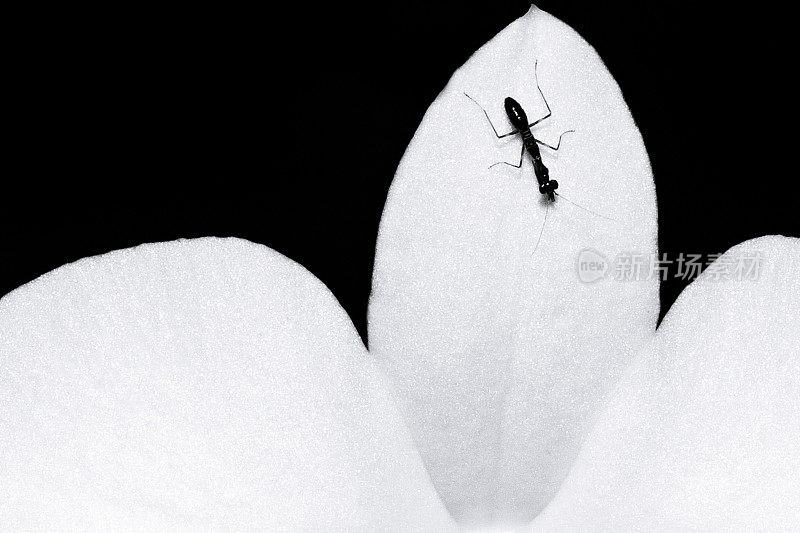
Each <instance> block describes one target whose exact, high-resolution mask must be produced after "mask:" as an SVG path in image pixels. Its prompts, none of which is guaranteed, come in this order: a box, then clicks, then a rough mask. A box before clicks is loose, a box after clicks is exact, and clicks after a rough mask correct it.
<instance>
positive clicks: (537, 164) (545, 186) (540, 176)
mask: <svg viewBox="0 0 800 533" xmlns="http://www.w3.org/2000/svg"><path fill="white" fill-rule="evenodd" d="M538 65H539V62H538V61H536V63H534V78H535V79H536V88H537V89H538V91H539V95H541V97H542V101H543V102H544V105H545V107H546V108H547V113H546V114H545V115H544V116H543V117H541V118H539V119H537V120H534V121H533V122H528V115H527V114H526V113H525V110H524V109H523V108H522V106H521V105H520V103H519V102H517V101H516V100H514V99H513V98H511V97H510V96H509V97H508V98H506V99H505V102H504V104H505V109H506V114H507V115H508V120H509V121H510V122H511V125H512V126H513V127H514V129H513V130H512V131H510V132H508V133H503V134H500V133H498V132H497V128H495V127H494V124H493V123H492V119H491V118H489V113H487V112H486V110H485V109H484V108H483V107H482V106H481V105H480V104H479V103H478V102H477V101H476V100H475V99H474V98H473V97H471V96H470V95H468V94H467V93H464V96H466V97H467V98H469V99H470V100H472V101H473V102H474V103H475V105H477V106H478V107H479V108H480V109H481V111H483V114H484V115H485V116H486V120H487V121H488V122H489V125H490V126H491V127H492V131H494V134H495V135H496V136H497V138H498V139H503V138H505V137H510V136H511V135H519V136H520V137H522V151H521V152H520V154H519V163H518V164H516V165H515V164H513V163H508V162H506V161H500V162H499V163H494V164H493V165H489V168H492V167H494V166H497V165H508V166H510V167H514V168H522V161H523V159H524V158H525V152H528V154H530V156H531V160H532V161H533V172H534V174H535V175H536V181H537V182H538V183H539V192H540V193H541V194H542V195H543V196H544V197H545V198H546V199H547V204H548V205H547V207H548V209H546V210H545V213H544V222H543V223H542V228H541V230H540V231H539V238H538V240H537V241H536V246H535V247H534V249H533V252H536V250H537V249H538V248H539V243H540V242H541V240H542V234H543V233H544V227H545V225H546V224H547V214H548V213H549V212H550V209H549V207H550V204H551V203H553V202H555V200H556V196H558V197H559V198H563V199H564V200H566V201H567V202H569V203H570V204H572V205H574V206H576V207H578V208H580V209H583V210H584V211H586V212H588V213H591V214H593V215H595V216H598V217H600V218H604V219H606V220H610V221H612V222H617V221H616V220H614V219H613V218H609V217H607V216H605V215H601V214H600V213H596V212H594V211H592V210H591V209H588V208H586V207H583V206H582V205H580V204H578V203H576V202H573V201H572V200H570V199H569V198H566V197H565V196H564V195H563V194H559V193H558V192H556V189H558V182H557V181H556V180H551V179H550V171H549V170H548V169H547V167H546V166H545V164H544V162H543V161H542V153H541V151H540V150H539V145H541V146H544V147H546V148H549V149H551V150H553V151H557V150H558V149H559V148H560V147H561V139H562V138H563V137H564V135H566V134H567V133H574V132H575V130H567V131H565V132H564V133H562V134H561V135H559V137H558V142H557V143H556V145H555V146H552V145H550V144H547V143H546V142H544V141H540V140H539V139H537V138H536V137H534V135H533V132H532V131H531V128H533V127H534V126H536V125H537V124H539V123H541V122H543V121H544V120H546V119H548V118H550V116H552V114H553V111H552V110H551V109H550V105H549V104H548V103H547V98H545V96H544V93H543V92H542V88H541V86H539V77H538V74H537V67H538ZM531 255H532V254H531Z"/></svg>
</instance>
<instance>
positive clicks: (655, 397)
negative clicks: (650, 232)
mask: <svg viewBox="0 0 800 533" xmlns="http://www.w3.org/2000/svg"><path fill="white" fill-rule="evenodd" d="M755 254H761V265H762V269H761V273H760V278H759V279H758V281H752V280H747V279H746V278H745V279H744V280H741V281H736V279H735V278H734V279H732V280H728V281H723V280H722V277H721V276H720V278H721V279H720V280H717V281H715V280H714V278H715V276H719V270H716V269H715V268H712V267H709V270H707V271H706V272H704V273H703V275H702V276H701V277H700V278H698V279H697V281H695V282H694V283H692V284H691V285H690V286H689V287H688V288H687V289H686V290H685V291H684V292H683V294H681V296H680V298H679V299H678V300H677V301H676V302H675V304H674V305H673V307H672V309H670V311H669V314H668V315H667V316H666V317H665V319H664V322H663V324H662V325H661V327H660V328H659V330H658V334H657V335H656V338H655V339H654V340H653V342H652V343H651V344H650V345H649V346H648V347H647V348H646V349H645V350H644V351H643V352H642V353H641V354H640V355H639V356H637V357H636V359H635V360H634V362H633V363H632V364H631V367H630V368H629V370H628V371H627V372H626V375H625V378H624V379H623V380H622V381H621V383H620V389H619V390H618V391H617V392H616V393H615V395H614V397H613V399H612V400H611V402H610V404H609V406H608V408H607V409H606V410H605V412H604V413H603V414H602V416H601V417H600V418H599V420H598V422H597V426H596V427H595V428H594V430H593V431H592V433H591V435H590V437H589V438H588V440H587V443H586V445H585V447H584V448H583V449H582V451H581V454H580V456H579V458H578V460H577V462H576V464H575V467H574V468H573V469H572V471H571V472H570V475H569V477H568V478H567V481H565V483H564V486H563V488H562V489H561V491H560V492H559V493H558V495H557V496H556V498H555V499H554V500H553V502H552V503H551V504H550V506H549V507H548V508H547V509H546V510H545V511H544V512H543V513H542V515H541V517H540V518H539V519H537V521H536V522H535V526H536V528H537V529H541V530H545V531H549V530H554V529H555V530H563V531H578V530H584V531H598V530H613V531H662V530H670V531H687V530H699V531H790V530H794V529H796V528H797V526H798V524H800V475H799V474H798V473H800V416H799V415H798V413H800V277H799V276H798V265H800V240H798V239H790V238H785V237H775V236H772V237H764V238H760V239H755V240H752V241H747V242H745V243H743V244H741V245H739V246H736V247H734V248H732V249H731V250H729V251H728V252H727V253H726V254H725V255H723V256H722V257H721V258H720V259H718V260H717V262H716V263H715V264H716V265H717V266H720V265H721V264H723V263H725V262H728V263H729V264H736V263H738V262H739V261H740V260H742V261H746V259H743V258H747V257H752V256H754V255H755ZM712 266H713V265H712ZM715 270H716V273H713V272H715ZM722 272H725V269H722Z"/></svg>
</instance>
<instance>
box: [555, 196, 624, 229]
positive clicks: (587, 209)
mask: <svg viewBox="0 0 800 533" xmlns="http://www.w3.org/2000/svg"><path fill="white" fill-rule="evenodd" d="M553 192H554V193H555V194H556V196H558V197H559V198H563V199H564V200H566V201H567V202H569V203H571V204H572V205H574V206H575V207H578V208H580V209H583V210H584V211H586V212H587V213H591V214H593V215H594V216H596V217H600V218H604V219H606V220H610V221H611V222H616V223H617V224H619V220H616V219H613V218H611V217H607V216H605V215H601V214H600V213H597V212H595V211H592V210H591V209H589V208H588V207H583V206H582V205H581V204H579V203H577V202H573V201H572V200H570V199H569V198H567V197H566V196H564V195H563V194H561V193H560V192H558V191H553Z"/></svg>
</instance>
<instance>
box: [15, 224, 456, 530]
mask: <svg viewBox="0 0 800 533" xmlns="http://www.w3.org/2000/svg"><path fill="white" fill-rule="evenodd" d="M0 465H1V466H2V467H0V494H2V497H0V523H2V524H3V526H4V527H10V528H12V529H20V528H21V529H30V528H34V529H38V528H44V529H50V528H52V527H57V528H58V529H75V530H84V529H112V530H119V529H143V528H144V529H161V528H175V527H177V528H189V529H196V528H216V529H220V528H222V529H238V530H242V529H254V528H256V529H264V530H275V529H287V528H288V529H310V530H344V531H351V530H364V529H369V530H377V529H390V528H396V527H400V528H402V529H417V530H419V529H427V528H429V527H444V528H446V527H448V525H449V523H450V522H449V521H450V519H449V517H448V516H447V514H446V511H445V510H444V507H443V506H442V505H441V503H440V501H439V499H438V497H437V495H436V493H435V491H434V490H433V488H432V486H431V485H430V481H429V480H428V476H427V473H426V472H425V470H424V467H423V466H422V462H421V460H420V459H419V456H418V454H417V452H416V450H415V449H414V446H413V443H412V440H411V436H410V434H409V433H408V430H407V429H406V427H405V426H404V422H403V420H402V416H401V415H400V413H399V411H397V410H396V407H395V406H394V404H393V400H392V399H391V398H390V395H389V393H388V387H387V385H386V384H385V380H384V378H382V377H381V374H380V373H379V372H378V371H377V369H376V367H375V365H374V363H373V362H372V360H371V358H370V357H369V355H368V354H367V352H366V350H365V349H364V347H363V345H362V344H361V341H360V339H359V337H358V335H357V334H356V332H355V329H354V328H353V326H352V324H351V323H350V320H349V318H348V317H347V315H346V313H345V312H344V311H343V310H342V308H341V307H340V306H339V304H338V303H337V302H336V300H335V299H334V297H333V296H332V295H331V293H330V292H329V291H328V290H327V288H326V287H325V286H324V285H323V284H322V283H321V282H319V281H318V280H317V279H316V278H314V277H313V276H312V275H311V274H309V273H308V272H307V271H306V270H305V269H303V268H302V267H301V266H299V265H297V264H296V263H293V262H292V261H290V260H288V259H286V258H285V257H283V256H281V255H280V254H278V253H276V252H273V251H271V250H269V249H267V248H265V247H263V246H259V245H255V244H252V243H249V242H246V241H241V240H236V239H227V240H221V239H201V240H193V241H176V242H169V243H161V244H151V245H144V246H140V247H137V248H133V249H129V250H122V251H117V252H113V253H109V254H106V255H102V256H99V257H93V258H89V259H84V260H81V261H78V262H77V263H74V264H70V265H67V266H64V267H62V268H60V269H57V270H55V271H53V272H51V273H49V274H47V275H45V276H44V277H42V278H40V279H38V280H36V281H34V282H32V283H30V284H28V285H25V286H23V287H21V288H19V289H17V290H16V291H15V292H13V293H11V294H9V295H7V296H6V297H4V298H3V299H2V300H0Z"/></svg>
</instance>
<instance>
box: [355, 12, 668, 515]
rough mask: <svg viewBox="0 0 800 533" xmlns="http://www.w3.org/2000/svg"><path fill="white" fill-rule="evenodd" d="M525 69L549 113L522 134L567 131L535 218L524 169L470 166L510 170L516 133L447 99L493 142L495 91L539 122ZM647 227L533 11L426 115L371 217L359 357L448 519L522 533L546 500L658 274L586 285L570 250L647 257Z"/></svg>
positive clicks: (603, 92)
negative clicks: (386, 394)
mask: <svg viewBox="0 0 800 533" xmlns="http://www.w3.org/2000/svg"><path fill="white" fill-rule="evenodd" d="M537 61H538V80H539V84H540V86H541V89H542V91H543V93H544V95H545V97H546V98H547V101H548V102H549V105H550V107H551V108H552V111H553V116H552V117H551V118H550V119H548V120H547V121H545V122H543V123H542V126H541V127H539V126H537V127H536V128H535V129H534V133H535V135H537V137H539V138H541V139H542V140H544V141H546V142H548V143H551V144H552V143H555V141H556V140H557V138H558V135H559V133H560V132H561V131H564V130H566V129H575V130H576V132H575V133H574V134H570V135H567V136H565V137H564V139H563V144H562V146H561V149H560V151H558V152H553V151H551V150H548V149H546V148H542V153H543V160H544V162H545V164H546V165H547V166H548V168H549V169H550V176H551V178H553V179H556V180H557V181H558V182H559V184H560V187H559V189H558V192H560V193H563V195H564V197H559V198H558V199H557V200H556V202H555V204H553V205H551V206H549V207H548V206H547V204H545V203H544V202H543V201H542V196H541V195H540V194H539V192H538V189H537V185H536V180H535V178H534V175H533V171H532V168H531V166H530V161H529V160H526V164H525V165H524V166H523V168H522V169H521V170H518V169H513V168H510V167H507V166H505V165H500V166H496V167H494V168H492V169H488V168H487V167H489V165H491V164H493V163H496V162H498V161H508V162H517V161H518V159H519V154H520V147H521V144H520V140H519V136H512V137H509V138H507V139H503V140H497V139H496V137H495V136H494V133H493V132H492V129H491V127H490V126H489V124H488V123H487V121H486V117H485V116H484V114H483V112H482V111H481V109H480V107H478V105H476V104H475V103H474V102H472V101H471V100H470V99H468V98H467V97H466V96H465V95H464V93H465V92H466V93H468V94H469V95H470V96H471V97H473V98H474V99H475V100H477V101H478V102H480V104H481V105H482V106H484V107H485V108H487V112H488V113H489V114H490V116H491V118H492V121H493V123H494V124H495V126H496V127H497V129H498V130H500V131H501V132H506V131H509V130H510V129H511V126H510V124H509V122H508V119H507V118H506V117H505V116H504V115H505V113H504V111H503V109H502V105H503V99H504V98H505V97H506V96H513V97H515V98H516V99H518V100H519V101H520V102H521V103H522V104H523V106H524V107H525V108H526V110H527V113H528V115H529V118H530V119H531V120H534V119H535V118H538V117H541V116H542V115H543V114H544V113H545V108H544V102H543V101H542V99H541V96H540V95H539V92H538V90H537V88H536V80H535V77H534V66H535V64H536V62H537ZM575 204H579V205H580V206H581V207H578V206H577V205H575ZM584 208H585V209H584ZM587 210H590V211H591V212H590V211H587ZM545 217H547V223H546V226H544V230H543V231H542V228H543V224H544V220H545ZM611 219H613V220H611ZM656 231H657V223H656V204H655V191H654V186H653V181H652V174H651V171H650V167H649V161H648V158H647V154H646V152H645V149H644V145H643V143H642V139H641V136H640V135H639V132H638V130H637V128H636V126H635V124H634V121H633V119H632V117H631V115H630V113H629V111H628V109H627V107H626V105H625V102H624V101H623V98H622V95H621V93H620V90H619V88H618V87H617V85H616V83H615V82H614V80H613V78H612V77H611V75H610V74H609V73H608V71H607V70H606V68H605V66H604V65H603V63H602V61H601V60H600V58H599V57H598V56H597V54H596V53H595V52H594V50H593V49H592V48H591V47H590V46H589V45H588V44H586V42H585V41H583V40H582V39H581V38H580V37H579V36H578V35H577V34H576V33H575V32H574V31H573V30H572V29H571V28H569V27H567V26H566V25H564V24H563V23H561V22H560V21H558V20H556V19H555V18H553V17H552V16H550V15H548V14H546V13H544V12H542V11H540V10H538V9H536V8H535V7H534V8H532V9H531V11H530V12H529V13H528V14H527V15H525V16H524V17H522V18H520V19H519V20H517V21H516V22H514V23H513V24H511V25H510V26H509V27H508V28H506V29H505V30H503V31H502V32H501V33H500V34H499V35H498V36H497V37H495V38H494V39H493V40H491V41H490V42H489V43H487V44H486V45H485V46H484V47H483V48H481V49H480V50H479V51H478V52H477V53H476V54H475V55H474V56H473V57H472V58H471V59H470V60H469V61H468V62H467V63H466V64H465V65H464V66H463V67H462V68H461V69H460V70H459V71H458V72H456V74H455V75H454V76H453V79H452V80H451V81H450V83H449V84H448V86H447V87H446V88H445V89H444V91H443V92H442V93H441V95H440V96H439V97H438V98H437V99H436V101H435V102H434V103H433V104H432V105H431V107H430V109H429V110H428V112H427V114H426V116H425V118H424V120H423V122H422V124H421V125H420V128H419V130H418V131H417V133H416V135H415V137H414V139H413V141H412V142H411V144H410V146H409V148H408V150H407V152H406V154H405V156H404V158H403V160H402V162H401V163H400V166H399V168H398V170H397V175H396V177H395V180H394V182H393V183H392V187H391V191H390V193H389V198H388V200H387V204H386V208H385V211H384V215H383V219H382V221H381V229H380V235H379V239H378V246H377V251H376V259H375V272H374V276H373V290H372V296H371V301H370V309H369V347H370V351H371V352H372V353H374V354H375V355H376V356H377V357H378V358H379V360H380V361H382V362H383V363H384V364H385V366H386V368H387V371H388V374H389V376H390V378H391V379H392V381H393V383H394V386H395V387H396V390H397V392H398V396H399V397H400V399H401V401H402V402H403V407H404V410H405V413H406V414H407V416H408V419H409V421H410V424H411V426H412V431H413V433H414V437H415V439H416V441H417V443H418V445H419V447H420V450H421V453H422V455H423V458H424V460H425V461H426V464H427V466H428V469H429V471H430V473H431V476H432V479H433V481H434V484H435V485H436V487H437V489H438V490H439V492H440V494H441V495H442V497H443V499H444V501H445V504H446V505H447V507H448V508H449V509H450V511H451V512H452V513H453V514H454V515H455V516H456V517H457V518H459V519H460V520H461V521H463V522H492V521H494V522H497V521H500V522H505V521H508V522H512V523H513V522H522V521H526V520H529V519H531V518H533V517H534V516H535V515H536V513H537V512H538V511H539V510H541V509H542V508H543V507H544V506H545V505H546V504H547V502H548V501H549V500H550V498H551V497H552V496H553V494H554V493H555V492H556V490H557V488H558V486H559V485H560V483H561V481H562V480H563V478H564V476H566V474H567V472H568V470H569V467H570V465H571V464H572V461H573V460H574V458H575V456H576V454H577V452H578V449H579V445H580V443H581V439H582V438H583V437H584V435H585V432H586V431H587V430H588V428H589V424H590V421H591V419H592V417H593V415H594V414H595V412H596V410H597V409H598V408H599V407H600V406H601V405H602V404H603V401H604V399H605V397H606V395H607V393H608V391H609V390H610V389H611V387H612V386H613V385H614V384H615V383H616V381H617V379H618V378H619V376H620V374H621V372H622V370H623V368H624V367H625V365H626V364H627V363H628V362H629V360H630V358H631V357H632V356H633V355H634V354H635V353H636V352H637V351H638V349H639V348H640V346H641V344H642V343H643V342H644V341H645V340H646V339H648V338H649V337H650V336H651V335H652V334H653V332H654V330H655V324H656V320H657V316H658V281H657V279H650V280H646V281H637V282H628V283H622V282H616V281H612V280H610V279H604V280H601V281H598V282H597V283H594V284H587V283H583V282H581V280H580V279H579V277H578V275H577V273H576V261H577V259H578V256H579V254H580V252H581V251H582V250H584V249H586V248H591V249H593V250H595V251H596V252H599V253H600V254H602V255H603V256H604V257H605V258H606V260H607V262H608V263H611V262H612V261H613V259H614V258H615V257H616V256H617V255H618V254H620V253H622V252H630V253H634V252H635V253H640V254H642V255H643V256H644V257H649V256H650V255H651V254H654V253H655V251H656V246H657V242H656ZM540 234H541V241H539V235H540ZM537 243H538V248H537Z"/></svg>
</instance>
